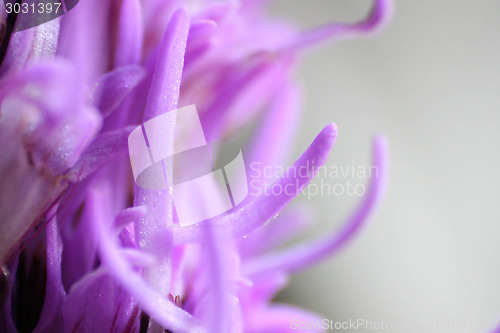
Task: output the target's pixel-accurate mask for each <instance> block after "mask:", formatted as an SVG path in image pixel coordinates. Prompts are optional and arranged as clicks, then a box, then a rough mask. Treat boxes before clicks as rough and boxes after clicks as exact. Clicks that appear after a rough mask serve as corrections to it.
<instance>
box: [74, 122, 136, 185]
mask: <svg viewBox="0 0 500 333" xmlns="http://www.w3.org/2000/svg"><path fill="white" fill-rule="evenodd" d="M134 128H135V127H133V126H131V127H125V128H121V129H119V130H114V131H109V132H105V133H102V134H100V135H99V136H97V138H95V140H94V141H93V142H92V143H91V144H90V146H89V147H88V148H87V150H86V151H85V152H84V153H83V154H82V156H81V157H80V159H79V160H78V162H77V163H76V164H75V165H74V166H73V167H72V168H71V169H69V170H68V171H67V172H66V177H67V179H68V180H69V181H71V182H78V181H81V180H83V179H85V178H86V177H88V176H89V175H90V174H91V173H93V172H95V171H96V170H98V169H100V168H102V167H103V166H105V165H106V164H108V163H110V162H111V161H113V160H116V159H117V158H118V157H120V156H125V155H127V153H128V146H127V142H128V141H127V140H128V135H129V134H130V132H132V130H133V129H134Z"/></svg>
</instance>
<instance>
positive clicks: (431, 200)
mask: <svg viewBox="0 0 500 333" xmlns="http://www.w3.org/2000/svg"><path fill="white" fill-rule="evenodd" d="M370 5H371V1H369V0H355V1H354V0H313V1H306V0H279V1H277V2H275V3H274V4H273V6H272V8H271V11H272V13H273V15H276V16H281V17H284V18H287V19H291V20H293V21H295V22H297V24H298V25H299V26H301V27H303V28H310V27H314V26H317V25H320V24H323V23H327V22H330V21H333V20H337V21H355V20H358V19H360V18H361V17H363V16H364V15H365V14H366V12H367V11H368V9H369V8H370ZM297 80H298V81H300V82H301V83H302V85H303V87H304V91H305V96H306V99H305V102H304V107H303V110H304V115H303V119H302V122H301V125H300V130H299V132H298V135H297V138H298V140H297V142H296V143H295V151H294V154H293V155H294V156H293V159H294V158H296V157H297V156H298V155H299V154H300V153H301V152H302V151H303V150H304V149H305V148H306V147H307V145H308V144H309V143H310V141H311V140H312V139H313V138H314V136H315V135H316V134H317V133H318V132H319V131H320V129H321V128H322V127H323V126H324V125H325V124H326V123H328V122H332V121H333V122H336V123H337V124H338V126H339V137H338V140H337V143H336V145H335V147H334V150H333V152H332V155H331V157H330V159H329V162H328V165H339V166H348V165H349V164H351V163H355V164H356V165H368V164H369V163H370V140H371V137H372V135H373V134H374V133H378V132H381V133H384V134H385V135H386V136H387V138H388V140H389V144H390V150H391V163H390V167H391V170H390V183H389V187H388V191H387V195H386V198H385V201H384V203H383V205H382V207H381V209H380V210H379V211H378V213H377V214H376V217H375V218H374V219H372V220H371V222H370V224H369V225H367V227H366V228H364V229H363V231H362V232H361V234H360V235H359V236H358V237H357V238H356V239H355V241H354V242H352V243H351V244H350V245H349V246H348V247H347V248H346V249H345V250H344V251H342V252H341V253H340V254H339V255H337V256H335V257H332V258H331V259H330V260H328V261H325V262H323V263H322V264H320V265H317V266H315V267H314V268H312V269H310V270H308V271H305V272H302V273H300V274H297V275H295V276H294V278H293V279H292V282H291V285H290V287H289V288H288V289H287V290H285V292H284V293H283V294H282V295H281V296H280V297H279V300H280V301H287V302H293V303H295V304H300V305H301V306H303V307H306V308H308V309H310V310H312V311H315V312H318V313H320V314H321V315H322V316H324V317H325V318H328V319H331V320H334V321H348V320H349V319H358V318H362V319H366V320H372V321H381V320H384V321H390V322H393V323H402V324H405V325H408V326H409V328H408V329H404V330H400V331H401V332H483V331H487V330H485V328H487V325H488V324H492V323H495V322H497V321H500V269H499V268H500V205H499V202H500V171H499V170H500V149H499V148H500V123H499V122H500V1H497V0H475V1H465V0H419V1H398V2H397V3H396V4H395V16H394V19H393V21H392V24H391V25H390V26H389V28H388V29H387V30H385V31H384V32H383V33H382V34H380V35H379V36H378V37H376V38H370V39H356V40H350V41H346V42H342V43H339V44H334V45H332V44H329V45H327V46H326V47H322V48H321V49H319V50H317V52H315V53H313V54H311V55H308V56H307V57H306V58H305V61H304V64H303V66H302V67H301V69H300V71H299V72H298V73H297ZM363 181H364V180H363ZM299 200H301V201H307V199H304V198H301V199H299ZM358 201H359V198H358V197H355V196H347V195H344V196H328V195H326V196H325V195H323V196H315V197H313V198H311V200H309V204H310V205H312V206H313V207H314V209H315V211H316V225H315V226H314V228H313V230H312V231H311V232H310V233H308V234H307V235H306V236H305V237H304V238H311V237H313V236H314V235H318V234H320V233H322V232H327V231H330V230H335V228H338V227H339V226H340V225H341V223H342V221H343V220H344V219H345V218H346V217H347V216H348V214H349V213H350V212H351V210H352V209H353V208H354V207H355V205H356V203H357V202H358ZM419 324H421V325H422V326H419ZM360 331H363V330H360ZM364 331H366V332H368V331H370V330H364ZM393 331H398V330H393Z"/></svg>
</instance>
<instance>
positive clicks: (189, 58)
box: [0, 0, 391, 332]
mask: <svg viewBox="0 0 500 333" xmlns="http://www.w3.org/2000/svg"><path fill="white" fill-rule="evenodd" d="M182 5H183V3H182V2H181V1H160V0H151V1H144V2H142V1H139V0H122V1H114V0H110V1H97V0H86V1H80V3H79V4H78V6H77V7H76V8H74V9H73V10H72V11H71V12H69V13H67V14H65V15H64V16H62V17H60V18H57V19H55V20H52V21H50V22H48V23H45V24H43V25H39V26H36V27H35V28H32V29H28V30H24V31H20V32H17V33H13V34H10V35H9V33H7V37H6V38H4V51H5V52H4V54H3V55H2V56H3V59H2V63H1V67H0V75H1V78H0V103H1V104H0V139H1V141H0V142H1V145H2V147H1V150H0V182H1V184H2V190H1V192H0V221H1V223H0V260H1V263H2V264H3V266H2V268H3V276H2V280H1V286H0V288H1V290H0V292H1V299H0V300H1V301H2V308H1V312H0V313H1V314H0V328H1V329H2V330H3V331H5V332H16V331H19V332H30V331H34V332H137V331H140V332H146V331H149V332H163V331H165V330H166V331H167V332H288V331H290V330H291V328H290V326H289V324H290V318H294V319H297V320H312V319H317V317H316V315H314V314H310V313H308V312H306V311H304V310H301V309H298V308H295V307H292V306H288V305H280V304H274V303H272V302H271V300H272V298H273V296H274V295H275V294H276V293H277V292H278V291H279V290H280V289H281V288H283V287H284V286H285V284H286V282H287V279H288V276H289V275H290V274H291V273H293V272H294V271H297V270H299V269H303V268H306V267H308V266H310V265H312V264H314V263H316V262H318V261H319V260H320V259H322V258H324V257H326V256H329V255H332V254H333V253H335V252H336V251H338V250H340V249H341V248H342V247H343V246H344V245H345V244H346V243H347V241H349V240H350V239H351V238H352V236H353V235H354V234H355V233H356V232H357V231H358V229H359V228H360V227H361V226H362V225H363V223H364V222H365V221H366V220H367V219H368V218H369V216H370V215H371V214H372V212H373V210H374V208H375V207H376V205H377V203H378V202H379V201H380V198H381V195H382V193H383V188H384V184H385V179H386V172H387V148H386V145H385V141H384V140H383V139H382V138H380V137H377V138H376V139H375V140H374V143H373V163H374V165H375V166H376V167H377V168H378V170H379V174H378V177H376V178H373V179H372V180H371V183H370V185H369V190H368V191H367V193H366V195H365V197H364V198H363V200H362V202H361V203H360V206H359V207H358V209H357V210H356V211H355V212H354V214H353V215H352V217H351V218H350V219H349V220H348V221H347V222H346V223H345V224H344V227H343V228H342V229H341V230H340V231H339V232H335V233H332V235H328V236H326V237H324V238H321V239H318V240H315V241H312V242H311V243H308V244H304V245H301V246H298V247H293V248H287V249H285V250H280V251H277V250H276V248H277V247H278V246H280V245H281V244H283V242H284V241H286V240H288V239H290V238H292V237H294V236H296V235H297V234H298V233H300V232H301V231H302V230H303V228H304V227H305V226H306V223H305V222H307V221H308V216H307V214H306V213H304V212H303V211H301V210H298V209H296V210H292V211H290V212H289V213H287V214H282V215H280V216H279V218H276V217H277V216H278V214H279V213H280V211H281V210H282V209H283V208H284V207H285V206H286V205H287V204H288V203H289V202H290V201H291V200H292V199H293V198H294V197H295V196H296V195H297V194H298V193H300V191H301V190H303V189H304V187H305V186H307V184H308V183H309V181H310V180H311V179H312V178H313V177H314V176H315V174H316V172H317V171H318V168H319V167H321V166H322V165H323V164H324V163H325V161H326V158H327V156H328V154H329V152H330V150H331V148H332V146H333V144H334V142H335V139H336V136H337V128H336V126H335V125H334V124H330V125H327V126H326V127H325V128H324V129H323V130H322V131H321V132H320V133H319V134H318V136H317V137H316V138H315V139H314V140H313V142H312V143H311V145H310V146H309V148H308V149H307V150H306V151H305V152H304V153H303V154H302V155H301V156H300V157H299V158H298V159H297V160H296V162H295V163H294V164H293V165H292V166H291V167H290V168H295V169H299V168H306V170H307V172H306V173H305V174H302V173H301V174H299V175H296V174H293V173H289V174H285V175H284V176H283V177H281V178H280V179H278V180H276V182H275V183H274V185H276V186H281V187H282V188H285V187H286V188H287V189H288V191H287V192H285V193H282V194H280V195H273V194H270V193H261V194H259V195H255V194H251V195H249V196H248V197H247V199H245V201H244V202H243V203H242V204H241V205H238V206H237V207H236V208H235V209H233V210H231V211H229V212H227V213H226V214H224V215H222V216H218V217H217V218H214V219H211V220H206V221H203V222H200V223H198V224H195V225H192V226H188V227H181V226H180V225H179V221H178V219H177V217H176V212H175V207H174V205H173V204H172V199H171V193H170V192H169V190H147V189H142V188H140V187H138V186H136V185H134V183H133V177H132V174H131V170H130V162H129V157H128V154H127V137H128V135H129V133H130V132H131V131H132V130H133V129H134V128H135V127H136V126H137V125H138V124H140V123H142V122H145V121H147V120H150V119H152V118H154V117H156V116H158V115H160V114H162V113H165V112H168V111H172V110H174V109H177V108H178V107H180V106H185V105H189V104H196V106H197V108H198V110H199V112H200V119H201V123H202V126H203V129H204V131H205V136H206V139H207V141H208V142H215V141H219V140H221V139H223V138H226V137H228V136H231V135H234V134H235V133H238V132H239V131H241V130H242V129H243V128H245V127H246V126H248V125H249V123H250V122H251V121H254V120H256V119H258V120H259V122H258V125H257V129H256V130H255V131H254V135H253V137H252V139H251V140H248V143H247V147H246V149H245V152H246V156H245V160H247V161H252V162H258V163H259V165H261V166H266V165H280V164H282V163H283V161H284V158H285V157H286V150H287V148H289V147H288V146H289V142H290V141H291V138H292V135H293V133H294V130H295V127H296V124H297V119H298V118H297V117H298V113H299V109H300V107H299V97H300V93H299V90H298V88H297V87H296V85H295V84H294V82H293V79H292V74H293V71H294V68H295V65H296V64H297V63H298V62H299V61H300V56H301V54H302V53H303V52H305V51H307V50H309V49H310V48H311V47H312V46H316V45H318V44H319V43H321V42H324V41H328V40H341V39H346V38H351V37H357V36H362V35H369V34H372V33H374V32H376V31H377V30H378V29H380V28H381V27H383V26H384V25H385V24H386V22H387V20H388V18H389V16H390V14H391V5H390V2H389V1H388V0H375V1H374V5H373V8H372V10H371V12H370V13H369V15H368V16H367V17H366V19H365V20H363V21H362V22H359V23H356V24H328V25H326V26H323V27H319V28H316V29H314V30H312V31H307V32H302V31H297V30H296V29H295V28H294V27H293V25H289V24H287V23H283V22H277V21H275V20H273V19H272V18H269V17H267V16H266V15H265V12H264V9H265V8H264V3H263V1H250V0H248V1H242V2H241V3H236V2H215V1H194V2H189V3H188V4H185V5H186V7H182ZM30 19H33V18H30V17H26V16H18V17H17V19H16V22H15V24H19V25H24V26H26V25H29V23H30V22H25V21H26V20H30ZM2 20H4V21H6V22H7V23H6V24H7V26H8V25H9V24H11V23H12V21H13V20H12V17H10V18H6V17H5V15H4V17H2ZM9 22H10V23H9ZM11 28H12V27H11ZM8 30H9V29H7V31H8ZM11 30H12V29H11ZM7 43H8V44H7ZM5 45H6V46H7V47H5ZM262 177H264V178H265V176H262ZM264 180H266V179H264ZM267 180H269V179H267ZM290 189H292V190H291V191H290ZM213 200H214V201H213V202H211V203H208V204H216V202H217V197H216V195H215V193H214V195H213ZM193 209H203V207H194V208H193Z"/></svg>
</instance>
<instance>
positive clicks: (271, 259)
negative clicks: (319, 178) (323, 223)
mask: <svg viewBox="0 0 500 333" xmlns="http://www.w3.org/2000/svg"><path fill="white" fill-rule="evenodd" d="M387 159H388V152H387V144H386V141H385V139H383V138H382V137H377V138H375V140H374V142H373V164H374V166H375V167H376V170H377V175H376V177H373V178H372V179H371V183H370V187H369V189H368V192H367V193H366V195H365V197H364V198H363V201H362V202H361V204H360V206H359V207H358V208H357V209H356V210H355V212H354V214H353V215H352V216H351V217H350V218H349V219H348V220H347V222H346V223H345V224H344V226H343V227H342V229H341V230H340V232H338V233H334V234H332V235H329V236H327V237H325V238H321V239H319V240H317V241H314V242H311V243H310V244H305V245H299V246H296V247H294V248H292V249H288V250H285V251H283V252H279V253H276V254H273V255H266V256H263V257H262V258H257V259H253V260H252V261H248V262H246V264H245V266H244V272H245V274H246V275H247V276H251V275H253V274H262V273H263V272H266V271H273V270H285V271H289V272H293V271H297V270H299V269H304V268H306V267H308V266H310V265H313V264H315V263H317V262H318V261H319V260H321V259H323V258H325V257H327V256H331V255H332V254H333V253H335V252H337V251H339V250H340V249H342V248H343V247H344V246H345V245H346V244H347V243H348V241H349V240H351V239H352V237H353V236H354V235H355V234H356V233H357V232H358V231H359V230H360V229H361V227H362V226H363V225H364V224H365V223H366V222H367V221H368V220H369V218H370V217H371V216H372V215H373V212H374V211H375V209H376V208H377V206H378V204H379V202H380V201H381V199H382V196H383V194H384V190H385V186H386V182H387V168H388V166H387V163H388V162H387Z"/></svg>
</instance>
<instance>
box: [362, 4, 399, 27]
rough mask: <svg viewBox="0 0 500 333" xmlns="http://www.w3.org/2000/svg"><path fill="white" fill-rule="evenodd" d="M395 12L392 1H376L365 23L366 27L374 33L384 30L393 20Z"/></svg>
mask: <svg viewBox="0 0 500 333" xmlns="http://www.w3.org/2000/svg"><path fill="white" fill-rule="evenodd" d="M393 12H394V6H393V3H392V0H375V2H374V3H373V7H372V9H371V11H370V14H369V15H368V17H367V19H366V20H365V21H364V25H365V27H366V28H367V29H369V30H372V32H375V31H378V30H379V29H382V28H384V27H385V26H386V25H387V24H388V23H389V21H390V20H391V17H392V14H393Z"/></svg>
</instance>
